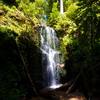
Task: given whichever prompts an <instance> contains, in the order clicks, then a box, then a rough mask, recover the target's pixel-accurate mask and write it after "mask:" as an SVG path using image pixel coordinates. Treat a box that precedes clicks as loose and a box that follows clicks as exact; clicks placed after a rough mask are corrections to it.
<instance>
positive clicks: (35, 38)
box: [0, 0, 100, 100]
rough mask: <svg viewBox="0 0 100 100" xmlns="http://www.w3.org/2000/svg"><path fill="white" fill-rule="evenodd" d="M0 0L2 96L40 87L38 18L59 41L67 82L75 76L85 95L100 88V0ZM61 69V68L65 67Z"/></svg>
mask: <svg viewBox="0 0 100 100" xmlns="http://www.w3.org/2000/svg"><path fill="white" fill-rule="evenodd" d="M63 2H64V13H63V14H61V13H60V12H59V0H1V1H0V67H1V68H0V99H2V100H18V99H19V98H20V97H22V96H27V97H28V98H29V97H31V96H32V95H36V94H37V91H36V90H39V89H40V88H41V85H40V84H41V80H42V77H41V74H42V68H41V51H40V49H39V45H40V37H39V28H40V26H41V23H42V22H45V21H46V24H47V25H49V26H51V27H53V28H54V29H55V30H56V33H57V35H58V37H59V40H60V48H59V50H60V51H61V52H62V53H63V55H62V58H63V60H62V62H63V63H65V68H64V70H66V73H67V74H66V75H64V76H62V75H61V81H62V83H64V82H67V81H68V82H69V81H74V79H75V78H76V77H77V75H78V74H79V77H78V79H77V82H76V83H75V86H74V88H73V89H72V90H71V91H72V92H73V91H76V90H77V89H78V90H79V91H80V92H83V93H84V94H85V95H86V96H94V95H95V96H96V95H99V93H100V89H99V84H100V75H99V72H100V67H99V66H100V59H99V58H100V34H99V33H100V28H99V27H100V6H99V5H100V0H63ZM64 73H65V71H64Z"/></svg>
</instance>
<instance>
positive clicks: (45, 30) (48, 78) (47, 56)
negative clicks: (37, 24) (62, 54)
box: [40, 26, 60, 88]
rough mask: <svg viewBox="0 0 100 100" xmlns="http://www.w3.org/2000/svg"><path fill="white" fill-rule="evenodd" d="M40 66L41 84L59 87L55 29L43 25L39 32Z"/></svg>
mask: <svg viewBox="0 0 100 100" xmlns="http://www.w3.org/2000/svg"><path fill="white" fill-rule="evenodd" d="M40 33H41V34H40V36H41V51H42V66H43V84H44V86H47V87H51V88H57V87H59V85H58V84H59V73H58V68H57V64H58V63H60V59H59V52H58V51H57V47H58V38H57V36H56V33H55V31H54V30H53V29H52V28H50V27H48V26H43V27H42V28H41V32H40Z"/></svg>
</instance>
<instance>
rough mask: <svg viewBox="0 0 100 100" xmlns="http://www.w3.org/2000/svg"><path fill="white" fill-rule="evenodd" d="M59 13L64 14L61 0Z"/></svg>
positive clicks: (61, 0)
mask: <svg viewBox="0 0 100 100" xmlns="http://www.w3.org/2000/svg"><path fill="white" fill-rule="evenodd" d="M60 13H61V14H63V13H64V7H63V0H60Z"/></svg>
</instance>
